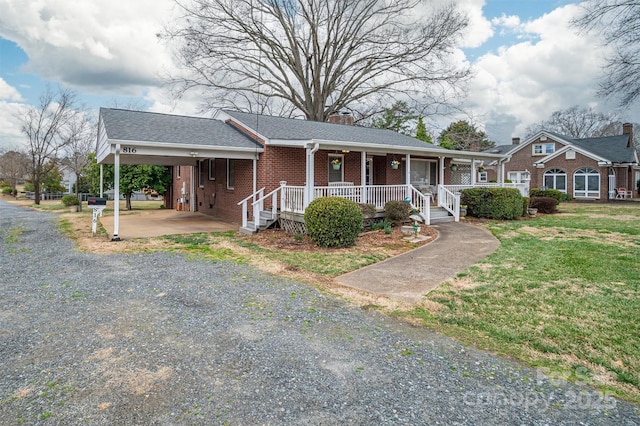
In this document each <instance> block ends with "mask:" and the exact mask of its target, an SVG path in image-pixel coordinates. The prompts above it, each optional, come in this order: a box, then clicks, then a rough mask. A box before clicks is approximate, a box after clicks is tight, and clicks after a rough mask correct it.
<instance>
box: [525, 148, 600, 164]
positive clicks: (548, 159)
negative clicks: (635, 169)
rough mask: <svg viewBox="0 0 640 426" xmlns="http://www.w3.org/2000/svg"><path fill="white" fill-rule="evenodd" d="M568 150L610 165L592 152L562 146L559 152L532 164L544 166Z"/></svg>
mask: <svg viewBox="0 0 640 426" xmlns="http://www.w3.org/2000/svg"><path fill="white" fill-rule="evenodd" d="M570 149H572V150H574V151H576V152H579V153H580V154H582V155H584V156H585V157H589V158H591V159H592V160H594V161H597V162H599V163H600V162H605V163H608V164H611V161H609V160H607V159H606V158H604V157H600V156H599V155H596V154H594V153H593V152H591V151H587V150H585V149H583V148H580V147H578V146H576V145H566V146H563V147H562V148H560V149H559V150H557V151H556V152H554V153H553V154H549V155H547V156H546V157H543V158H541V159H539V160H538V161H536V162H534V164H538V163H540V164H544V163H546V162H548V161H550V160H553V159H554V158H556V157H558V156H559V155H562V154H564V153H565V152H567V151H569V150H570Z"/></svg>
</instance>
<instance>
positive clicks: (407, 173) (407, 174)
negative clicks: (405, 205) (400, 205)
mask: <svg viewBox="0 0 640 426" xmlns="http://www.w3.org/2000/svg"><path fill="white" fill-rule="evenodd" d="M405 163H406V167H405V168H404V169H405V170H404V181H405V182H406V183H407V191H406V195H405V197H406V198H411V187H410V185H411V154H407V155H406V157H405Z"/></svg>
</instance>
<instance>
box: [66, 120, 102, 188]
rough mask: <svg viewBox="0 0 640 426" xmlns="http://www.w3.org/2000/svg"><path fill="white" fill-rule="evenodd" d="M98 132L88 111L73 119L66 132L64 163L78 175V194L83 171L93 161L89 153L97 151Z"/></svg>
mask: <svg viewBox="0 0 640 426" xmlns="http://www.w3.org/2000/svg"><path fill="white" fill-rule="evenodd" d="M96 132H97V127H96V125H95V124H94V123H93V122H92V121H91V120H90V117H89V116H88V115H87V114H86V113H84V114H79V115H78V116H77V117H76V119H75V120H71V121H70V122H69V125H68V126H67V130H66V132H65V137H66V146H65V148H64V152H65V157H64V159H63V160H62V163H63V165H64V166H66V167H68V168H69V169H70V170H71V171H72V172H73V174H74V175H75V177H76V195H78V192H79V189H78V187H79V184H80V177H81V175H82V171H83V170H84V169H85V168H86V167H87V166H88V165H89V163H90V162H91V158H90V157H89V154H90V153H92V152H94V151H95V146H96Z"/></svg>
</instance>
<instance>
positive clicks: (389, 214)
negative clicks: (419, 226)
mask: <svg viewBox="0 0 640 426" xmlns="http://www.w3.org/2000/svg"><path fill="white" fill-rule="evenodd" d="M410 212H411V204H409V203H407V202H406V201H388V202H387V203H386V204H385V205H384V218H385V220H386V221H387V222H389V223H390V224H391V225H392V226H395V225H398V224H399V223H403V222H406V221H408V220H409V214H410Z"/></svg>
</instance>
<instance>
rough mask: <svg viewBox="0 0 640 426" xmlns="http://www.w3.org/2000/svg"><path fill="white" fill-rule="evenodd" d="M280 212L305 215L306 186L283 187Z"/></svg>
mask: <svg viewBox="0 0 640 426" xmlns="http://www.w3.org/2000/svg"><path fill="white" fill-rule="evenodd" d="M281 188H282V194H281V197H280V210H281V211H283V212H289V213H300V214H302V213H304V190H305V187H304V186H289V185H283V186H281Z"/></svg>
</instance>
